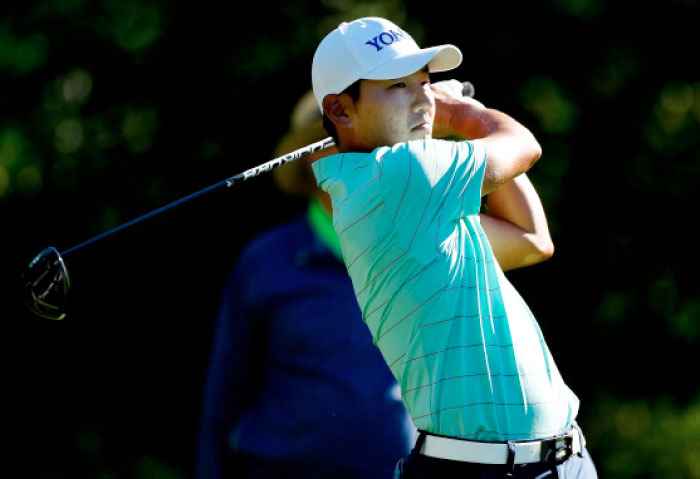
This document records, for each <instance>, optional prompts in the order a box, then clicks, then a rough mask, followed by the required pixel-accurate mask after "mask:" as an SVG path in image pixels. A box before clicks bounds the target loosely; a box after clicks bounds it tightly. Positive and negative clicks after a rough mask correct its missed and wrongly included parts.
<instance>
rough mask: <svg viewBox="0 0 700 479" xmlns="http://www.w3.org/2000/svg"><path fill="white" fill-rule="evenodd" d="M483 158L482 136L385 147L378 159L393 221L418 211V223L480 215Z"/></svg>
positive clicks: (412, 215) (383, 187)
mask: <svg viewBox="0 0 700 479" xmlns="http://www.w3.org/2000/svg"><path fill="white" fill-rule="evenodd" d="M485 158H486V152H485V147H484V144H483V142H482V141H480V140H475V141H460V142H453V141H444V140H419V141H411V142H408V143H400V144H397V145H395V146H394V147H392V148H391V150H389V149H386V150H384V152H383V158H380V161H381V162H382V175H381V178H382V189H383V192H384V199H385V202H386V205H387V208H389V210H390V212H392V213H393V216H394V218H395V219H397V220H400V219H402V218H408V217H416V216H418V215H422V216H423V219H422V220H421V221H422V222H425V221H426V219H425V218H428V219H429V218H436V219H437V220H438V221H443V222H444V221H449V220H454V219H456V218H458V217H462V216H468V215H475V214H478V213H479V208H480V206H481V185H482V182H483V177H484V167H485V164H486V162H485ZM426 215H427V216H426Z"/></svg>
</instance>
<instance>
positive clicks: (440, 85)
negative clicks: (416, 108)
mask: <svg viewBox="0 0 700 479" xmlns="http://www.w3.org/2000/svg"><path fill="white" fill-rule="evenodd" d="M431 86H432V89H433V95H434V97H435V121H434V122H433V137H435V138H444V137H447V136H452V135H455V132H454V129H453V128H452V125H451V124H452V117H453V113H454V111H455V109H456V108H459V107H460V106H461V105H465V104H466V105H471V106H473V107H475V108H481V109H484V108H486V107H485V106H484V105H483V103H481V102H480V101H478V100H475V99H474V98H471V97H470V96H464V84H463V83H462V82H460V81H458V80H443V81H439V82H437V83H433V84H432V85H431ZM470 93H471V94H473V90H472V91H471V92H470ZM465 139H467V140H469V139H471V138H465Z"/></svg>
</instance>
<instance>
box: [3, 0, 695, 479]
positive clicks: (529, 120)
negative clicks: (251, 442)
mask: <svg viewBox="0 0 700 479" xmlns="http://www.w3.org/2000/svg"><path fill="white" fill-rule="evenodd" d="M642 3H643V4H641V3H640V4H636V3H631V2H606V1H605V0H535V1H531V2H484V4H482V3H477V2H473V3H470V2H460V3H457V2H454V3H453V2H429V3H426V2H416V1H412V0H406V1H403V2H401V1H399V0H385V1H379V2H371V3H364V2H350V1H347V0H325V1H322V2H311V1H296V2H269V1H268V2H255V3H251V4H249V5H245V9H250V12H249V13H245V14H244V13H243V11H242V8H243V7H242V6H235V5H234V3H233V2H210V1H200V2H172V3H170V2H166V1H156V0H144V1H136V0H101V1H95V2H88V1H87V0H43V1H37V2H25V3H23V4H17V5H13V4H11V3H4V4H3V6H2V7H0V88H1V90H0V91H2V94H0V218H2V225H3V230H2V231H3V234H2V239H1V241H2V242H1V243H0V246H1V248H2V249H1V251H2V269H1V270H0V271H1V276H0V280H1V281H2V283H1V286H2V303H1V304H2V309H1V310H0V315H1V317H2V320H3V322H2V324H3V326H4V328H3V329H4V330H3V334H2V336H3V338H4V340H5V341H4V342H5V343H6V346H5V347H4V348H3V349H4V351H6V352H7V356H6V359H5V364H6V365H7V373H6V374H5V376H4V377H5V379H6V381H4V382H5V383H6V385H5V388H4V390H5V393H4V396H5V398H6V402H5V408H4V409H5V410H4V412H5V416H6V417H5V419H4V420H3V424H5V425H9V431H8V432H6V434H5V437H6V439H9V443H10V448H9V449H8V450H6V453H7V454H6V455H5V456H6V461H5V464H4V466H3V468H2V469H3V470H4V472H3V473H2V475H3V476H6V477H27V478H29V477H31V478H34V477H36V478H56V479H57V478H79V477H85V478H100V479H119V478H158V479H175V478H186V477H191V475H192V467H193V458H194V447H195V434H196V428H197V422H198V414H199V406H200V400H201V391H202V387H203V381H204V374H205V371H206V366H207V361H208V354H209V345H210V341H211V334H212V328H213V324H214V319H215V314H216V309H217V306H218V301H219V296H220V293H221V289H222V287H223V283H224V280H225V278H226V276H227V274H228V273H229V271H230V269H231V267H232V265H233V264H234V262H235V260H236V258H237V255H238V254H239V253H240V251H241V247H242V246H243V245H244V244H245V243H246V242H247V241H249V240H250V239H251V238H252V237H253V236H254V235H255V234H257V233H259V232H261V231H262V230H264V229H265V228H268V227H270V226H273V225H275V224H277V223H279V222H281V221H283V220H286V219H290V218H292V217H293V216H295V215H296V214H299V213H300V212H302V211H303V209H304V205H305V203H304V200H302V199H300V198H289V197H284V196H282V194H281V193H279V192H278V191H277V190H276V188H275V186H274V183H273V182H272V179H271V177H270V175H267V176H263V177H259V178H256V179H254V180H252V181H250V182H246V183H243V184H242V185H240V186H237V187H236V188H235V189H232V190H228V191H224V192H222V193H216V194H212V195H210V196H207V197H205V198H201V199H199V200H196V201H194V202H191V203H189V204H187V205H185V206H182V207H180V208H178V209H176V210H174V211H172V212H169V213H166V214H164V215H162V216H159V217H157V218H155V219H153V220H150V221H148V222H146V223H143V224H141V225H139V226H137V227H134V228H132V229H130V230H127V231H125V232H123V233H120V234H118V235H115V236H113V237H110V238H109V239H106V240H104V241H101V242H99V243H96V244H94V245H91V246H89V247H86V248H84V249H81V250H79V251H77V252H75V253H72V254H70V255H67V257H66V258H65V259H66V262H67V264H68V267H69V270H70V273H71V276H72V280H73V283H74V290H73V296H72V300H73V301H72V304H71V309H70V313H71V314H70V315H69V317H68V318H67V319H65V320H64V321H60V322H55V321H50V320H43V319H40V318H37V317H34V316H32V315H31V314H30V313H29V312H28V311H27V310H26V308H25V307H24V306H23V304H22V292H21V288H20V283H19V273H20V272H21V271H22V269H23V268H24V267H25V266H26V265H27V264H28V262H29V261H30V260H31V258H32V257H33V256H34V255H36V254H37V253H38V252H39V251H40V250H41V249H43V248H44V247H46V246H48V245H53V246H55V247H56V248H58V249H59V250H64V249H67V248H69V247H71V246H73V245H76V244H78V243H80V242H81V241H84V240H86V239H88V238H90V237H92V236H94V235H96V234H98V233H101V232H103V231H105V230H107V229H109V228H111V227H114V226H117V225H119V224H122V223H123V222H125V221H128V220H130V219H132V218H134V217H136V216H139V215H141V214H143V213H146V212H148V211H151V210H153V209H155V208H157V207H159V206H162V205H164V204H166V203H168V202H170V201H173V200H175V199H177V198H180V197H182V196H185V195H186V194H189V193H191V192H193V191H196V190H199V189H200V188H203V187H205V186H208V185H210V184H213V183H215V182H218V181H220V180H222V179H224V178H226V177H229V176H232V175H233V174H236V173H239V172H241V171H243V170H245V169H247V168H249V167H252V166H254V165H257V164H260V163H262V162H264V161H267V160H269V159H271V158H272V150H273V147H274V144H275V142H276V141H277V139H278V138H279V137H280V136H281V135H282V134H283V133H284V132H285V130H286V128H287V126H288V122H289V112H290V110H291V108H292V106H293V105H294V103H295V102H296V100H297V99H298V98H299V96H300V95H301V94H302V93H303V92H304V91H306V90H307V89H308V88H310V64H311V58H312V55H313V51H314V49H315V46H316V45H317V43H318V42H319V41H320V39H321V38H322V37H323V36H324V35H325V34H326V33H327V32H328V31H330V30H331V29H332V28H334V27H335V26H336V25H337V24H338V23H339V22H340V21H343V20H350V19H353V18H356V17H359V16H365V15H379V16H385V17H387V18H390V19H392V20H393V21H394V22H396V23H398V24H399V25H401V26H402V27H404V28H405V29H406V30H407V31H409V32H410V33H412V34H413V36H414V37H415V38H416V39H417V40H418V42H419V43H420V44H422V45H425V46H429V45H435V44H440V43H454V44H456V45H458V46H460V48H461V49H462V51H463V53H464V54H465V61H464V63H463V65H462V66H461V67H460V68H459V69H458V70H456V71H455V72H452V73H450V75H449V76H441V75H437V76H436V78H435V79H436V80H440V79H446V78H451V77H454V78H458V79H461V80H470V81H472V82H473V84H474V85H475V87H476V96H477V98H478V99H480V100H481V101H482V102H484V103H485V104H487V105H488V106H491V107H494V108H497V109H501V110H503V111H506V112H508V113H509V114H511V115H513V116H514V117H515V118H518V119H519V120H521V121H522V122H523V123H524V124H526V125H527V126H528V127H529V128H530V129H531V130H532V131H533V132H534V133H535V134H536V136H537V137H538V139H539V140H540V142H541V144H542V146H543V150H544V155H543V157H542V159H541V160H540V162H539V163H538V164H537V166H536V167H535V168H534V169H533V170H532V172H531V174H530V176H531V178H532V180H533V182H534V183H535V185H536V187H537V188H538V190H539V192H540V194H541V196H542V199H543V201H544V204H545V208H546V210H547V213H548V215H549V219H550V227H551V231H552V236H553V239H554V243H555V247H556V253H555V255H554V257H553V258H552V259H551V260H550V261H548V262H546V263H544V264H541V265H538V266H535V267H532V268H528V269H525V270H522V271H516V272H513V273H511V274H509V277H510V278H511V280H512V281H513V282H514V284H515V285H516V287H517V288H518V289H520V291H521V293H522V294H523V296H524V297H525V298H526V299H527V300H528V302H529V303H530V306H531V308H532V309H533V310H534V312H535V314H536V316H537V317H538V319H539V322H540V325H541V327H542V329H543V330H544V334H545V337H546V338H547V341H548V343H549V346H550V349H551V350H552V352H553V355H554V357H555V358H556V360H557V363H558V366H559V369H560V370H561V372H562V374H563V376H564V378H565V380H566V382H567V383H568V384H569V386H570V387H571V388H572V389H573V390H574V391H575V392H576V393H577V395H578V396H579V397H580V399H581V401H582V405H581V411H580V415H579V422H580V423H581V425H582V426H583V428H584V431H585V433H586V435H587V438H588V441H589V449H590V450H591V452H592V454H593V455H594V459H595V460H596V463H597V466H598V468H599V472H600V474H601V477H613V478H676V477H677V478H686V477H700V447H698V440H700V394H699V393H700V387H699V386H700V385H699V383H698V373H697V364H698V354H697V348H698V345H699V344H700V296H699V295H698V280H697V276H696V274H697V268H696V267H697V246H696V245H697V236H696V233H695V229H696V228H694V223H696V221H697V200H696V196H695V191H696V190H697V188H698V186H697V184H698V180H700V175H699V174H698V169H699V165H700V162H699V160H700V149H699V148H698V144H699V137H700V136H699V130H700V128H699V127H698V125H699V123H700V75H699V71H698V60H697V54H698V51H699V49H700V41H699V39H698V33H697V32H698V19H699V16H698V13H699V11H700V9H699V8H698V7H699V4H698V1H697V0H669V1H666V2H663V3H661V2H651V3H649V2H642ZM8 470H9V471H12V472H11V473H10V472H8Z"/></svg>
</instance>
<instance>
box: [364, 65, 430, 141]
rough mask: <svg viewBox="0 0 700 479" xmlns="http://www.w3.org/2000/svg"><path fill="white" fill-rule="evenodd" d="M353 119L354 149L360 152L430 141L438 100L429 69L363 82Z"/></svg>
mask: <svg viewBox="0 0 700 479" xmlns="http://www.w3.org/2000/svg"><path fill="white" fill-rule="evenodd" d="M351 119H352V121H353V136H354V141H353V143H354V145H353V146H354V148H353V149H356V150H359V151H371V150H373V149H374V148H376V147H378V146H391V145H394V144H396V143H399V142H405V141H408V140H417V139H421V138H429V137H430V135H431V133H432V130H433V121H434V119H435V98H434V97H433V91H432V89H431V88H430V74H429V73H428V71H427V69H423V70H421V71H418V72H416V73H414V74H412V75H409V76H406V77H403V78H398V79H394V80H362V82H361V83H360V96H359V98H358V100H357V102H355V109H354V112H353V114H352V117H351Z"/></svg>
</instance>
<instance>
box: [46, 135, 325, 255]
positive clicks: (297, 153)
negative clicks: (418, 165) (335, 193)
mask: <svg viewBox="0 0 700 479" xmlns="http://www.w3.org/2000/svg"><path fill="white" fill-rule="evenodd" d="M334 144H335V143H334V142H333V139H332V138H331V137H328V138H326V139H324V140H321V141H317V142H316V143H311V144H309V145H306V146H304V147H301V148H299V149H298V150H294V151H292V152H291V153H287V154H286V155H282V156H280V157H278V158H275V159H274V160H270V161H268V162H267V163H263V164H262V165H258V166H255V167H253V168H250V169H248V170H246V171H244V172H242V173H239V174H237V175H235V176H232V177H230V178H226V179H225V180H223V181H220V182H218V183H215V184H213V185H211V186H208V187H206V188H203V189H201V190H199V191H196V192H194V193H192V194H189V195H187V196H185V197H183V198H180V199H179V200H175V201H173V202H172V203H168V204H167V205H165V206H161V207H160V208H158V209H156V210H153V211H151V212H150V213H146V214H144V215H142V216H139V217H138V218H134V219H133V220H131V221H128V222H126V223H124V224H122V225H120V226H117V227H115V228H112V229H111V230H109V231H105V232H104V233H101V234H99V235H97V236H95V237H93V238H90V239H89V240H87V241H83V242H82V243H80V244H78V245H75V246H73V247H71V248H68V249H66V250H64V251H61V252H60V253H59V254H60V255H61V256H65V255H67V254H69V253H72V252H73V251H76V250H78V249H80V248H83V247H85V246H87V245H89V244H92V243H94V242H96V241H99V240H101V239H103V238H106V237H107V236H111V235H113V234H114V233H118V232H119V231H121V230H124V229H126V228H129V227H131V226H134V225H136V224H138V223H141V222H142V221H145V220H147V219H149V218H152V217H154V216H156V215H159V214H161V213H164V212H166V211H168V210H171V209H173V208H175V207H176V206H180V205H181V204H183V203H187V202H188V201H190V200H193V199H195V198H198V197H200V196H203V195H206V194H207V193H211V192H212V191H216V190H220V189H223V188H230V187H231V186H233V185H235V184H236V183H241V182H243V181H246V180H248V179H250V178H254V177H256V176H258V175H260V174H262V173H266V172H268V171H270V170H273V169H274V168H277V167H278V166H281V165H284V164H286V163H289V162H291V161H294V160H297V159H299V158H301V157H302V156H306V155H310V154H311V153H314V152H316V151H320V150H323V149H325V148H328V147H330V146H333V145H334Z"/></svg>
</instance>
